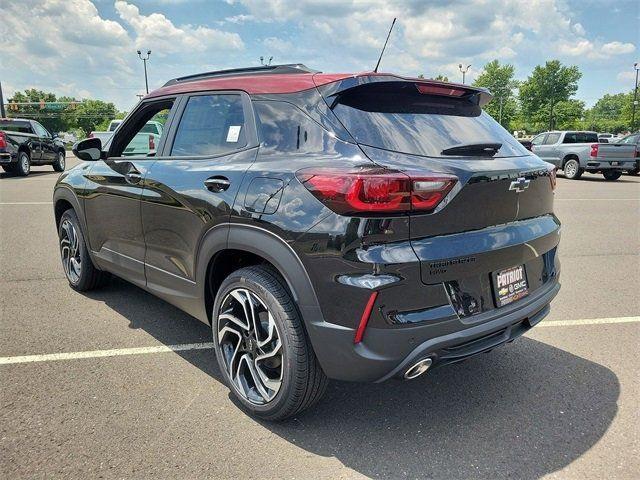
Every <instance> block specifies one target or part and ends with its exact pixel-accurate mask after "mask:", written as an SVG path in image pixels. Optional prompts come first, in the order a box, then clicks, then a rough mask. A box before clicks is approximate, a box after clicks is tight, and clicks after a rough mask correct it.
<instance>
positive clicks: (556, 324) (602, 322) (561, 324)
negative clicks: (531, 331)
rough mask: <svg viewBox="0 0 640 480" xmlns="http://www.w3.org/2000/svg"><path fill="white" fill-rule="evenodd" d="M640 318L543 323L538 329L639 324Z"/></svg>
mask: <svg viewBox="0 0 640 480" xmlns="http://www.w3.org/2000/svg"><path fill="white" fill-rule="evenodd" d="M638 322H640V317H613V318H585V319H584V320H556V321H555V322H554V321H551V320H550V321H548V322H545V321H542V322H540V323H539V324H538V325H536V328H540V327H573V326H577V325H608V324H613V323H638Z"/></svg>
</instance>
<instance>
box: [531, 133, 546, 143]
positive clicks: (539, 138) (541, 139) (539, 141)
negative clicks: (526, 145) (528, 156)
mask: <svg viewBox="0 0 640 480" xmlns="http://www.w3.org/2000/svg"><path fill="white" fill-rule="evenodd" d="M544 136H545V134H544V133H541V134H540V135H538V136H536V137H533V140H531V145H542V141H543V140H544Z"/></svg>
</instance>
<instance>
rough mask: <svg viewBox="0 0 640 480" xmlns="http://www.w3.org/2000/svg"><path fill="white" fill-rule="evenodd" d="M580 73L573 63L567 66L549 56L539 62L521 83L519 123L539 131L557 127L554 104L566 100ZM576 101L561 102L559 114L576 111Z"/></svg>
mask: <svg viewBox="0 0 640 480" xmlns="http://www.w3.org/2000/svg"><path fill="white" fill-rule="evenodd" d="M581 77H582V73H580V70H579V69H578V67H576V66H571V67H567V66H564V65H562V63H560V61H559V60H551V61H548V62H546V63H545V65H544V66H541V65H538V66H536V67H535V68H534V69H533V72H532V73H531V75H530V76H529V77H528V78H527V79H526V80H525V81H524V82H522V83H521V85H520V91H519V97H520V109H521V114H522V116H523V119H522V120H523V121H522V123H523V124H525V125H527V126H529V129H532V130H534V131H540V130H544V129H546V128H548V129H549V130H553V129H554V128H557V127H558V120H560V121H565V119H562V118H560V117H558V116H557V114H558V109H557V108H556V107H557V106H558V104H559V103H560V102H566V101H569V100H570V99H571V97H572V96H573V95H574V94H575V93H576V92H577V91H578V80H580V78H581ZM576 107H577V105H576V104H572V105H571V106H570V108H569V106H568V105H566V104H565V105H561V106H560V109H561V111H560V114H562V115H566V114H567V112H568V111H570V112H571V114H572V115H573V114H575V113H576V111H575V110H576Z"/></svg>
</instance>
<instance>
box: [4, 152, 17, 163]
mask: <svg viewBox="0 0 640 480" xmlns="http://www.w3.org/2000/svg"><path fill="white" fill-rule="evenodd" d="M15 161H16V156H15V155H13V154H11V153H10V152H0V165H7V164H9V163H13V162H15Z"/></svg>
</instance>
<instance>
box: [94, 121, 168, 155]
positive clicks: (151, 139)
mask: <svg viewBox="0 0 640 480" xmlns="http://www.w3.org/2000/svg"><path fill="white" fill-rule="evenodd" d="M121 123H122V120H111V123H109V127H108V129H107V131H106V132H91V134H89V138H99V139H100V141H101V142H102V145H103V146H106V145H107V144H108V142H109V140H111V136H112V135H113V134H114V132H115V131H116V129H117V128H118V126H119V125H120V124H121ZM163 128H164V126H163V125H162V123H160V122H157V121H155V120H150V121H148V122H147V123H146V124H145V126H144V127H142V130H140V132H138V133H137V134H136V136H135V137H133V140H131V142H130V143H129V145H127V147H126V148H125V150H124V152H123V153H122V155H123V156H129V155H148V154H149V153H150V152H153V151H155V148H156V145H157V144H158V142H159V140H160V137H161V136H162V131H163ZM112 129H113V130H112Z"/></svg>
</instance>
